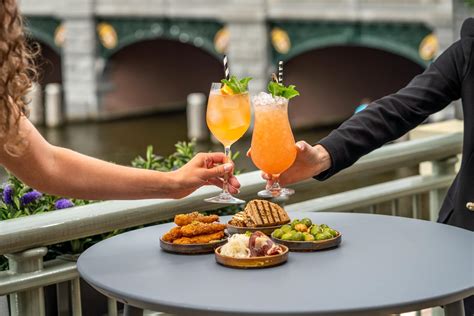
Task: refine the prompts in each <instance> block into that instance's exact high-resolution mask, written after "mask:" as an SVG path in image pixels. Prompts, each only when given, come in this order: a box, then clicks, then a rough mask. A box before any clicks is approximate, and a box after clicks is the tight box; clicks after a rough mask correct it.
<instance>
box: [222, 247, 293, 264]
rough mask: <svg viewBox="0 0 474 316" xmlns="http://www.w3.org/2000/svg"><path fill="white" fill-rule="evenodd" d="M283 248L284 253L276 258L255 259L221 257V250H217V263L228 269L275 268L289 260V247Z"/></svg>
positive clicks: (275, 256)
mask: <svg viewBox="0 0 474 316" xmlns="http://www.w3.org/2000/svg"><path fill="white" fill-rule="evenodd" d="M280 247H282V248H283V253H281V254H279V255H274V256H265V257H253V258H232V257H227V256H223V255H221V248H222V246H220V247H219V248H217V249H216V250H215V253H216V261H217V263H220V264H222V265H223V266H226V267H231V268H239V269H259V268H268V267H274V266H277V265H280V264H283V263H285V262H286V261H287V260H288V247H286V246H284V245H280Z"/></svg>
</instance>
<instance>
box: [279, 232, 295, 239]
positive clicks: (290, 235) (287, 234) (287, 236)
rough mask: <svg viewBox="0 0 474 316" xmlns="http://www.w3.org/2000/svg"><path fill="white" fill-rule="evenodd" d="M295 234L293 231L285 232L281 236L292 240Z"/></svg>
mask: <svg viewBox="0 0 474 316" xmlns="http://www.w3.org/2000/svg"><path fill="white" fill-rule="evenodd" d="M292 237H293V234H291V233H285V234H283V235H282V236H281V239H282V240H292Z"/></svg>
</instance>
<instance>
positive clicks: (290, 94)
mask: <svg viewBox="0 0 474 316" xmlns="http://www.w3.org/2000/svg"><path fill="white" fill-rule="evenodd" d="M295 88H296V86H294V85H289V86H288V87H285V86H284V85H282V84H281V83H277V82H274V81H270V82H269V83H268V87H267V89H268V92H270V93H271V94H272V96H273V97H276V96H278V97H283V98H285V99H288V100H290V99H291V98H294V97H296V96H298V95H300V93H299V92H298V91H297V90H296V89H295Z"/></svg>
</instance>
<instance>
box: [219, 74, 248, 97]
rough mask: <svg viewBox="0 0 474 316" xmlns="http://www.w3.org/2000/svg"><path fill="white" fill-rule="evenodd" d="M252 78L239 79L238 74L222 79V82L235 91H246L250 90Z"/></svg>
mask: <svg viewBox="0 0 474 316" xmlns="http://www.w3.org/2000/svg"><path fill="white" fill-rule="evenodd" d="M250 80H252V78H251V77H245V78H243V79H241V80H239V79H237V77H236V76H231V77H230V79H229V80H227V79H222V80H221V82H222V83H223V84H225V85H226V86H228V87H229V88H231V89H232V91H234V93H236V94H237V93H244V92H247V91H248V88H249V81H250Z"/></svg>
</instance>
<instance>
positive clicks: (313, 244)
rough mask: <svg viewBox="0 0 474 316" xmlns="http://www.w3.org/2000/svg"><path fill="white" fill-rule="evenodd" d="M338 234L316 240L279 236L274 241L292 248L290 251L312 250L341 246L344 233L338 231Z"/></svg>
mask: <svg viewBox="0 0 474 316" xmlns="http://www.w3.org/2000/svg"><path fill="white" fill-rule="evenodd" d="M337 233H338V235H337V236H336V237H334V238H331V239H326V240H315V241H291V240H282V239H278V238H273V237H272V239H273V241H274V242H276V243H278V244H280V245H285V246H287V247H288V249H290V251H295V252H310V251H318V250H323V249H329V248H335V247H337V246H339V244H340V243H341V242H342V234H341V233H340V232H337Z"/></svg>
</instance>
